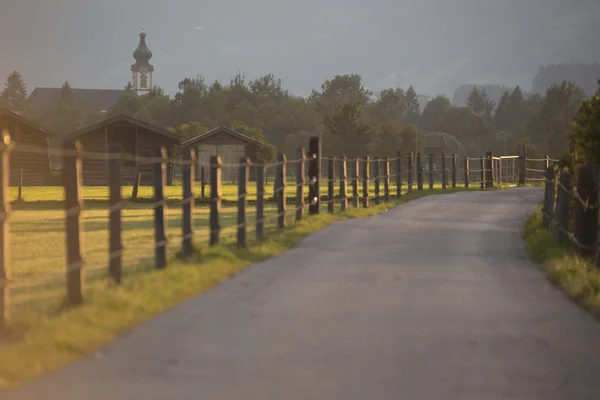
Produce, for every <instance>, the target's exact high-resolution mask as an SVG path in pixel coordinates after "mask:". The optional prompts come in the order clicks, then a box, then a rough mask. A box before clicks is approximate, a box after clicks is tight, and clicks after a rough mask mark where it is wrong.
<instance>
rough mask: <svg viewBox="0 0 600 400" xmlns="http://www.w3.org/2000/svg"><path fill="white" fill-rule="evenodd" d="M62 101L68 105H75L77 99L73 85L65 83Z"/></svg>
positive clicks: (61, 94) (61, 91)
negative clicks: (74, 95)
mask: <svg viewBox="0 0 600 400" xmlns="http://www.w3.org/2000/svg"><path fill="white" fill-rule="evenodd" d="M60 100H61V101H62V102H63V103H65V104H67V105H70V106H72V105H74V104H75V98H74V97H73V90H72V89H71V85H69V82H67V81H65V83H64V84H63V85H62V88H61V89H60Z"/></svg>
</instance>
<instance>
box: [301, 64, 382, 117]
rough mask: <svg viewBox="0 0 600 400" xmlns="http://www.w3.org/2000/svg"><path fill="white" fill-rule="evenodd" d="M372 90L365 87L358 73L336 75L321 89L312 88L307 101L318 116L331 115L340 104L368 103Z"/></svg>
mask: <svg viewBox="0 0 600 400" xmlns="http://www.w3.org/2000/svg"><path fill="white" fill-rule="evenodd" d="M372 95H373V92H371V91H370V90H369V89H367V88H365V87H364V86H363V84H362V78H361V76H360V75H358V74H349V75H336V76H335V77H334V78H333V79H328V80H326V81H325V83H323V84H322V85H321V91H316V90H313V91H312V94H311V95H310V97H309V98H308V101H309V102H310V103H311V104H312V105H313V107H314V109H315V111H316V112H317V113H318V114H319V116H321V117H323V116H326V115H332V113H334V112H335V110H336V108H337V107H339V106H341V105H342V104H347V103H350V102H354V103H356V104H358V106H360V107H364V106H366V105H367V104H368V102H369V100H370V98H371V96H372Z"/></svg>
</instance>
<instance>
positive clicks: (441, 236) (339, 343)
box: [0, 188, 600, 400]
mask: <svg viewBox="0 0 600 400" xmlns="http://www.w3.org/2000/svg"><path fill="white" fill-rule="evenodd" d="M541 196H542V192H541V190H539V189H534V188H519V189H510V190H505V191H494V192H486V193H480V192H468V193H456V194H451V195H442V196H431V197H425V198H422V199H420V200H415V201H412V202H410V203H407V204H404V205H401V206H399V207H397V208H394V209H392V210H389V211H388V212H386V213H384V214H382V215H380V216H377V217H374V218H370V219H367V220H350V221H346V222H342V223H338V224H335V225H334V226H331V227H329V228H328V229H325V230H323V231H321V232H318V233H315V234H314V235H312V236H311V237H309V238H307V239H306V240H304V241H303V242H302V243H301V244H300V245H299V246H298V247H297V248H296V249H294V250H291V251H289V252H287V253H286V254H283V255H281V256H280V257H277V258H275V259H273V260H270V261H266V262H264V263H261V264H257V265H255V266H253V267H251V268H250V269H249V270H247V271H246V272H244V273H243V274H241V275H239V276H237V277H235V278H233V279H231V280H229V281H227V282H226V283H224V284H223V285H221V286H219V287H218V288H216V289H215V290H213V291H211V292H208V293H205V294H203V295H201V296H198V297H197V298H195V299H193V300H191V301H189V302H186V303H185V304H182V305H181V306H179V307H177V308H176V309H174V310H172V311H170V312H168V313H166V314H164V315H162V316H160V317H158V318H156V319H153V320H152V321H150V322H148V323H146V324H144V325H143V326H141V327H139V328H138V329H136V330H134V331H133V332H132V333H130V334H128V335H127V336H126V337H123V338H121V339H120V340H118V341H117V342H116V343H114V344H112V345H110V346H108V347H106V348H105V349H103V350H102V351H100V352H99V353H98V354H96V356H94V357H90V358H88V359H85V360H83V361H81V362H79V363H76V364H73V365H72V366H70V367H67V368H65V369H63V370H61V371H60V372H59V373H57V374H54V375H51V376H48V377H46V378H43V379H41V380H39V381H37V382H34V383H32V384H30V385H27V386H25V387H23V388H21V389H18V390H15V391H11V392H0V399H2V400H4V399H7V400H38V399H44V400H50V399H57V400H58V399H60V400H84V399H85V400H100V399H101V400H106V399H111V400H121V399H123V400H125V399H127V400H138V399H139V400H142V399H143V400H151V399H160V400H167V399H174V400H175V399H177V400H183V399H186V400H187V399H190V400H191V399H194V400H198V399H201V400H212V399H215V400H234V399H235V400H237V399H243V400H255V399H256V400H266V399H276V400H279V399H282V400H296V399H298V400H300V399H302V400H305V399H319V400H320V399H328V400H337V399H344V400H353V399H360V400H371V399H373V400H387V399H390V400H398V399H401V400H403V399H406V400H420V399H423V400H437V399H440V400H454V399H461V400H468V399H478V400H486V399H544V400H554V399H565V400H566V399H569V400H585V399H590V400H591V399H595V400H597V399H600V323H598V322H597V321H596V320H594V319H593V318H592V317H591V316H590V315H588V314H586V313H585V312H583V311H581V310H580V309H579V308H578V307H577V306H575V305H574V304H572V303H571V302H570V301H569V300H568V299H567V298H566V297H565V295H563V294H562V293H561V292H559V291H558V290H556V289H555V288H554V287H553V286H552V285H551V284H550V283H548V282H547V280H546V279H545V277H544V275H543V274H542V273H541V272H540V271H539V270H538V269H537V267H536V266H535V265H533V264H532V263H531V262H530V261H528V259H527V257H526V255H525V252H524V250H523V243H522V241H521V239H520V233H519V229H520V227H521V226H522V224H523V221H524V219H525V217H526V215H527V214H528V213H530V212H531V211H532V210H533V209H534V207H535V205H536V203H538V202H539V200H540V199H541Z"/></svg>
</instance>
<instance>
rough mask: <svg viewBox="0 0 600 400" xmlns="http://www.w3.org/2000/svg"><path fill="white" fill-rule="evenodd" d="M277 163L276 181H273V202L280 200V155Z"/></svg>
mask: <svg viewBox="0 0 600 400" xmlns="http://www.w3.org/2000/svg"><path fill="white" fill-rule="evenodd" d="M277 157H278V158H277V159H276V161H277V162H278V163H277V164H276V165H275V179H273V200H275V201H278V200H279V190H280V188H281V182H280V181H279V178H280V176H279V154H278V155H277Z"/></svg>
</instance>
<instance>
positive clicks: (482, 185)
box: [481, 156, 486, 189]
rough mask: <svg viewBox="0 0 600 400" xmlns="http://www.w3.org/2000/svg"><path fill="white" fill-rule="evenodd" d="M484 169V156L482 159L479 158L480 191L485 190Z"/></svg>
mask: <svg viewBox="0 0 600 400" xmlns="http://www.w3.org/2000/svg"><path fill="white" fill-rule="evenodd" d="M485 167H486V162H485V156H483V157H481V188H482V189H485V177H486V171H485Z"/></svg>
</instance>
